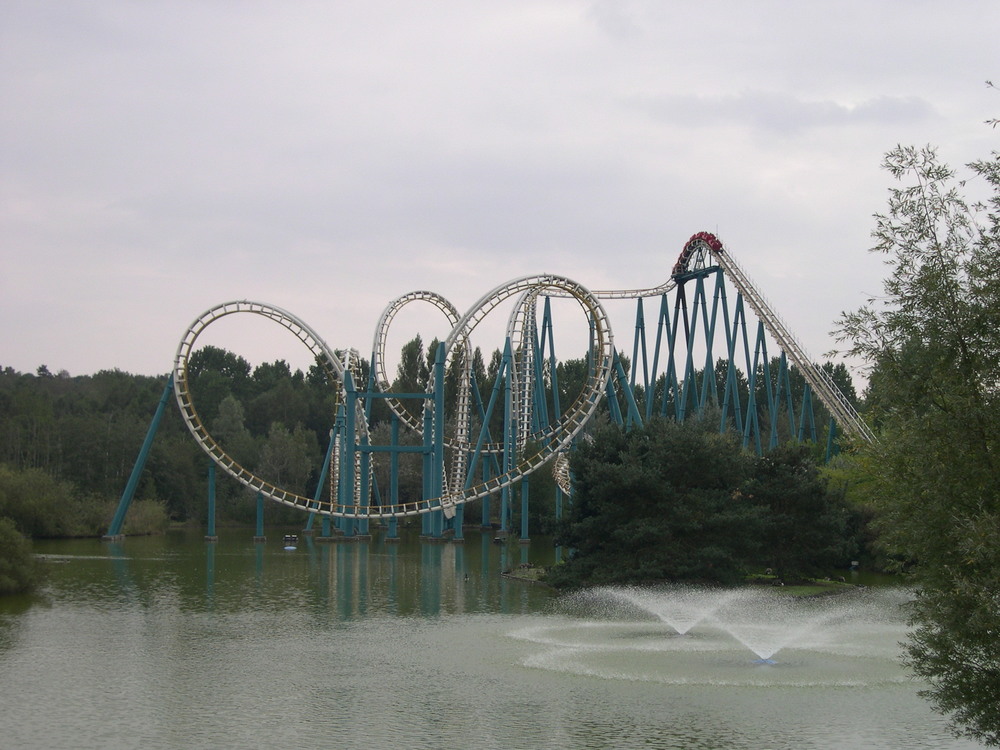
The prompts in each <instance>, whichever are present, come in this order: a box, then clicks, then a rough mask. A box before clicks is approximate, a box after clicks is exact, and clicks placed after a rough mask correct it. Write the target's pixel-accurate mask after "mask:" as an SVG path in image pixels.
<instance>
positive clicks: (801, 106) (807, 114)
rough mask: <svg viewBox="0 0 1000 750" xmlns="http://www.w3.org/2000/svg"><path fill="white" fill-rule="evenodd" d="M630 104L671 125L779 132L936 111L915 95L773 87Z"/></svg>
mask: <svg viewBox="0 0 1000 750" xmlns="http://www.w3.org/2000/svg"><path fill="white" fill-rule="evenodd" d="M630 103H631V104H632V106H634V107H635V108H637V109H639V110H641V111H644V112H646V113H647V114H648V115H649V116H650V117H653V118H654V119H656V120H658V121H659V122H663V123H666V124H670V125H675V126H680V127H687V128H700V127H704V126H706V125H707V126H736V127H745V126H748V125H749V126H751V127H752V128H754V129H755V130H759V131H764V132H771V133H777V134H793V133H800V132H804V131H808V130H814V129H817V128H827V127H841V126H851V125H891V124H894V123H900V122H914V121H920V120H926V119H929V118H932V117H934V116H935V114H936V113H935V110H934V107H933V106H932V105H931V104H930V103H928V102H926V101H924V100H923V99H920V98H919V97H913V96H910V97H894V96H880V97H877V98H874V99H868V100H865V101H863V102H860V103H858V104H854V105H850V104H841V103H839V102H836V101H831V100H825V101H823V100H819V101H816V100H808V99H803V98H800V97H796V96H793V95H790V94H783V93H773V92H749V93H742V94H738V95H731V96H698V95H678V94H667V95H663V96H656V97H644V98H635V99H632V100H631V102H630Z"/></svg>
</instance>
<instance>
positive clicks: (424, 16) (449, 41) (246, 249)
mask: <svg viewBox="0 0 1000 750" xmlns="http://www.w3.org/2000/svg"><path fill="white" fill-rule="evenodd" d="M998 29H1000V3H998V2H996V0H979V1H968V2H966V1H963V0H954V1H953V2H950V3H943V2H940V0H933V1H931V0H926V1H921V0H912V1H910V2H905V3H901V2H899V1H898V0H864V1H863V2H823V3H820V2H803V1H801V0H798V1H796V2H743V1H742V0H728V1H717V2H699V3H693V2H690V3H682V2H665V1H662V0H661V1H656V0H622V1H620V2H610V1H603V0H598V1H597V2H593V1H592V0H550V1H548V2H544V1H543V2H522V1H520V0H503V1H502V2H501V1H499V0H498V1H496V2H480V1H477V0H454V1H444V2H435V1H433V0H431V1H428V2H419V3H418V2H404V1H402V0H397V1H395V2H389V1H386V0H364V1H363V2H360V1H359V2H336V1H335V0H323V1H322V2H298V1H291V2H257V1H254V0H239V1H237V0H202V1H200V2H195V1H193V0H192V1H182V0H171V1H169V2H165V1H157V0H142V2H114V1H110V0H85V1H80V2H77V1H74V0H54V1H51V2H50V1H47V0H3V1H2V2H0V149H2V154H0V190H2V193H0V262H2V268H0V321H2V326H0V367H13V368H15V369H16V370H19V371H22V372H34V371H35V369H36V368H37V367H38V366H39V365H42V364H44V365H46V366H48V368H49V369H50V370H52V371H53V372H56V371H58V370H67V371H69V373H70V374H72V375H82V374H91V373H94V372H97V371H98V370H102V369H113V368H119V369H122V370H126V371H129V372H133V373H141V374H149V375H154V374H162V373H166V372H168V371H169V370H170V368H171V363H172V358H173V355H174V351H175V349H176V347H177V342H178V341H179V340H180V339H181V337H182V336H183V335H184V333H185V331H186V330H187V326H188V325H189V324H190V323H191V321H192V320H194V319H195V318H196V317H197V316H199V315H200V314H201V313H202V312H203V311H204V310H206V309H207V308H209V307H212V306H214V305H215V304H217V303H220V302H224V301H227V300H231V299H245V298H248V299H255V300H260V301H264V302H268V303H271V304H274V305H277V306H279V307H283V308H286V309H288V310H290V311H291V312H293V313H295V314H296V315H298V316H299V317H301V318H302V319H304V320H305V321H306V322H308V323H309V324H310V325H311V326H312V327H313V328H315V329H316V330H317V331H318V332H319V333H320V334H321V335H322V336H323V337H324V338H325V339H326V341H327V342H328V343H329V344H330V345H331V346H333V347H336V348H340V347H356V348H358V349H359V350H360V351H361V352H362V354H363V355H364V356H368V354H369V353H370V350H371V340H372V334H373V331H374V327H375V324H376V323H377V321H378V318H379V315H380V313H381V311H382V309H383V308H384V306H385V305H386V304H387V303H388V302H389V301H390V300H392V299H393V298H395V297H397V296H399V295H401V294H404V293H406V292H409V291H413V290H416V289H429V290H432V291H436V292H439V293H440V294H443V295H444V296H445V297H447V298H448V299H450V300H451V301H452V302H453V303H454V304H455V305H456V307H457V308H458V309H459V310H461V311H464V310H465V309H467V308H468V307H469V306H470V305H471V304H472V303H473V302H475V301H476V300H477V299H478V298H479V297H480V296H482V295H483V294H485V293H486V292H487V291H488V290H490V289H491V288H493V287H494V286H496V285H498V284H500V283H501V282H503V281H505V280H508V279H511V278H514V277H517V276H522V275H526V274H533V273H540V272H551V273H556V274H561V275H565V276H568V277H570V278H572V279H574V280H576V281H578V282H580V283H581V284H583V285H585V286H587V287H590V288H592V289H609V288H635V287H644V286H652V285H655V284H659V283H660V282H662V281H664V280H665V279H666V278H667V277H668V276H669V273H670V268H671V266H672V264H673V262H674V260H675V259H676V256H677V254H678V252H679V251H680V249H681V247H682V246H683V244H684V242H685V241H686V240H687V238H688V237H690V236H691V235H692V234H693V233H695V232H698V231H702V230H707V231H711V232H714V233H716V234H717V235H719V236H720V237H721V238H722V240H723V241H724V242H725V243H726V245H727V247H728V249H729V250H730V252H731V253H732V254H733V256H734V257H735V258H736V259H737V260H738V261H739V263H740V264H741V265H742V266H743V267H744V269H745V270H746V271H747V272H748V274H749V275H750V277H751V278H752V279H754V280H755V282H756V283H757V285H758V286H759V287H760V289H761V291H762V292H763V293H764V294H765V295H766V296H767V298H768V299H770V301H771V302H772V304H773V305H774V307H775V308H776V309H777V311H778V312H779V313H780V314H781V315H782V317H783V318H785V320H786V322H787V323H788V324H789V326H790V328H791V329H792V330H793V331H794V332H795V334H796V335H797V336H798V338H799V339H800V340H801V342H802V343H803V344H804V346H805V348H806V349H807V351H809V352H812V353H813V354H814V355H815V356H818V355H819V354H822V353H824V352H827V351H829V350H830V349H832V348H834V347H835V346H836V344H835V342H834V341H833V339H832V338H831V336H830V331H831V330H832V329H833V327H834V321H835V319H836V318H837V316H838V315H839V314H840V312H841V311H844V310H848V309H854V308H856V307H858V306H859V305H860V304H862V303H863V302H864V300H865V299H866V297H867V296H868V295H870V294H874V293H877V292H878V291H879V290H880V289H881V276H882V273H883V267H882V265H881V263H880V261H879V259H877V258H875V257H873V256H871V255H870V254H869V253H868V252H867V248H868V247H870V245H871V244H872V243H871V240H870V232H871V229H872V226H873V221H872V218H871V215H872V214H873V213H874V212H876V211H879V210H882V208H883V207H884V206H885V199H886V194H887V189H888V187H889V186H890V184H891V183H890V178H889V176H888V175H887V174H886V173H885V172H883V171H882V170H881V169H880V167H879V164H880V161H881V157H882V155H883V154H884V152H885V151H887V150H888V149H890V148H892V147H893V146H894V145H895V144H897V143H904V144H913V145H923V144H927V143H931V144H936V145H937V146H939V150H940V154H941V156H942V158H943V159H944V160H946V161H948V162H950V163H953V164H955V165H961V164H963V163H965V162H968V161H970V160H972V159H975V158H981V157H984V156H986V155H988V153H989V152H990V150H991V149H995V148H997V147H998V138H1000V136H998V132H997V131H996V130H993V129H991V128H990V127H988V126H987V125H985V124H984V121H985V120H986V119H988V118H991V117H997V116H1000V94H998V93H997V92H996V91H992V90H990V89H988V88H987V87H986V85H985V83H984V82H985V81H986V80H987V79H991V78H992V79H993V80H997V79H1000V52H998V47H997V32H998ZM630 310H631V308H630ZM651 314H652V313H651V312H647V315H651ZM632 315H633V313H631V312H629V313H628V314H625V315H623V316H622V317H615V318H614V324H615V331H616V334H617V337H618V339H619V343H620V345H621V347H622V348H623V349H626V350H627V349H628V348H630V344H627V343H624V342H625V341H627V340H628V339H629V337H630V336H631V329H632V327H633V320H632ZM408 324H412V326H413V328H417V327H418V326H419V325H420V324H419V323H418V322H417V321H416V319H414V320H413V321H409V320H408V319H407V320H401V321H400V323H399V333H398V334H394V335H397V336H398V340H399V341H400V342H401V341H403V340H405V339H407V338H409V337H410V336H411V335H412V333H413V332H415V331H412V330H407V328H406V326H407V325H408ZM245 328H246V330H244V329H245ZM250 328H252V331H251V330H250ZM250 328H247V327H246V326H244V325H243V324H239V325H234V326H233V327H232V328H231V329H225V328H222V327H221V324H220V328H219V332H220V333H221V334H226V333H227V332H228V334H229V335H230V336H231V338H230V339H227V338H226V337H225V336H221V337H220V338H219V342H220V343H221V344H222V345H226V343H227V342H228V341H231V342H232V345H231V346H229V347H228V348H230V349H232V350H234V351H237V352H238V353H240V354H242V355H243V356H246V357H247V358H248V359H250V360H251V361H252V362H259V361H264V360H271V359H275V358H278V357H284V358H287V359H291V357H292V355H291V354H289V352H290V351H297V349H295V347H294V346H291V343H294V342H289V341H288V338H289V337H288V336H283V335H281V331H280V329H277V327H276V326H273V324H270V323H268V322H267V321H263V320H261V321H260V322H258V323H257V324H256V327H252V326H251V327H250ZM272 328H274V329H277V330H276V331H272V330H271V329H272ZM431 334H433V335H441V336H444V335H446V334H447V327H444V328H443V330H442V331H441V332H437V331H432V332H429V333H428V332H425V334H424V335H425V339H427V338H430V335H431ZM501 345H502V342H500V341H497V342H496V343H495V346H501ZM492 346H493V345H490V347H491V348H492ZM484 348H485V345H484Z"/></svg>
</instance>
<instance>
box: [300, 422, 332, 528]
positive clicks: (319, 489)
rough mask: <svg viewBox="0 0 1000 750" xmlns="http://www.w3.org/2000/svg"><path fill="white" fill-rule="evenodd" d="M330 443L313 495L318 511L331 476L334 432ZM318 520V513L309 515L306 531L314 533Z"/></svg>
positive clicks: (330, 436) (330, 435)
mask: <svg viewBox="0 0 1000 750" xmlns="http://www.w3.org/2000/svg"><path fill="white" fill-rule="evenodd" d="M329 438H330V443H329V445H327V446H326V456H325V457H324V458H323V468H321V469H320V471H319V480H318V481H317V482H316V492H315V493H314V494H313V505H314V506H315V507H316V508H317V509H318V508H319V500H320V498H321V497H322V496H323V488H324V487H326V478H327V477H328V476H329V475H330V461H332V460H333V447H334V444H335V443H336V441H335V440H334V439H333V430H330V434H329ZM327 518H329V516H327ZM315 520H316V513H315V512H312V513H310V514H309V518H308V519H306V527H305V529H304V531H307V532H310V533H311V532H312V527H313V522H314V521H315Z"/></svg>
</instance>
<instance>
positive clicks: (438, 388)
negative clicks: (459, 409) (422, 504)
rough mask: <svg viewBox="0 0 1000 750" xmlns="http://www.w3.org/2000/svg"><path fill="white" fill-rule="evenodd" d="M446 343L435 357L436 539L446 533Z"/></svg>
mask: <svg viewBox="0 0 1000 750" xmlns="http://www.w3.org/2000/svg"><path fill="white" fill-rule="evenodd" d="M444 358H445V348H444V342H441V343H439V344H438V349H437V352H435V356H434V441H433V446H432V447H433V453H432V454H431V459H432V461H431V463H432V465H433V468H432V473H431V497H434V498H438V499H437V500H436V501H435V502H436V503H437V505H438V507H437V508H435V509H434V510H432V511H431V512H430V515H431V533H432V535H433V536H434V538H435V539H440V538H441V535H442V533H443V532H444V511H443V510H442V509H441V507H440V506H441V500H440V498H441V496H442V495H444V481H443V480H444Z"/></svg>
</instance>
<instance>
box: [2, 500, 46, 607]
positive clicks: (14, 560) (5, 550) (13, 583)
mask: <svg viewBox="0 0 1000 750" xmlns="http://www.w3.org/2000/svg"><path fill="white" fill-rule="evenodd" d="M37 574H38V569H37V565H36V563H35V558H34V556H33V555H32V552H31V542H30V541H29V540H28V539H27V538H25V536H24V535H23V534H21V533H20V532H19V531H18V530H17V527H16V526H14V522H13V521H11V520H10V519H9V518H0V595H4V594H20V593H23V592H25V591H28V590H30V589H31V588H32V587H33V586H34V585H35V581H36V579H37Z"/></svg>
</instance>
